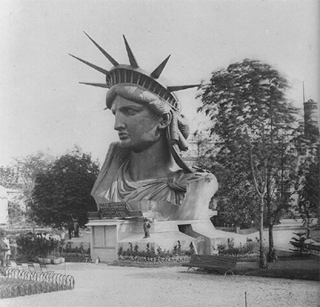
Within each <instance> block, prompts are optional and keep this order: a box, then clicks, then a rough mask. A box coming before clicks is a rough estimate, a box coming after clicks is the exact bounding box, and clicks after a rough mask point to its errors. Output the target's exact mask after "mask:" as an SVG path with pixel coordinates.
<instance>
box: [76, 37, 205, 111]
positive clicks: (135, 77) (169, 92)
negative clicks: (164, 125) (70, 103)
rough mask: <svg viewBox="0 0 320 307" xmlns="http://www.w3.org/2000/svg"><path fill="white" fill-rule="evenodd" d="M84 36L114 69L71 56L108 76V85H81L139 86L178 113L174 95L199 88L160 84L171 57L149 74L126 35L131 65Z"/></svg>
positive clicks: (94, 84) (104, 86)
mask: <svg viewBox="0 0 320 307" xmlns="http://www.w3.org/2000/svg"><path fill="white" fill-rule="evenodd" d="M84 34H85V35H86V36H87V37H88V38H89V39H90V40H91V41H92V42H93V43H94V45H95V46H96V47H97V48H98V49H99V50H100V51H101V52H102V54H103V55H104V56H105V57H106V58H107V59H108V60H109V61H110V62H111V63H112V64H113V66H114V67H112V68H111V69H110V70H109V71H108V70H105V69H104V68H101V67H98V66H96V65H94V64H92V63H89V62H87V61H85V60H82V59H80V58H78V57H76V56H74V55H72V54H70V55H71V56H72V57H74V58H75V59H77V60H79V61H81V62H83V63H84V64H86V65H88V66H90V67H92V68H93V69H95V70H97V71H100V72H101V73H103V74H104V75H105V76H106V83H88V82H80V83H81V84H86V85H92V86H97V87H103V88H111V87H112V86H114V85H117V84H132V85H138V86H140V87H142V88H144V89H146V90H148V91H150V92H152V93H154V94H155V95H157V96H158V97H159V98H160V99H162V100H164V101H166V102H167V103H168V104H169V105H170V106H171V107H172V108H173V109H174V110H176V111H180V105H179V101H178V99H177V97H176V96H175V95H174V94H173V92H175V91H180V90H185V89H188V88H192V87H197V86H199V85H198V84H193V85H177V86H166V85H164V84H162V83H160V81H159V80H158V79H159V77H160V75H161V73H162V71H163V69H164V68H165V66H166V64H167V62H168V60H169V58H170V55H169V56H168V57H167V58H166V59H165V60H164V61H163V62H162V63H161V64H160V65H159V66H158V67H157V68H156V69H155V70H154V71H153V72H152V73H151V74H149V73H147V72H146V71H144V70H143V69H141V68H139V65H138V63H137V61H136V59H135V57H134V55H133V53H132V50H131V48H130V46H129V44H128V42H127V40H126V38H125V36H124V35H123V38H124V43H125V46H126V50H127V53H128V57H129V62H130V65H125V64H119V63H118V62H117V61H116V60H115V59H114V58H113V57H112V56H111V55H110V54H109V53H107V52H106V51H105V50H104V49H103V48H102V47H101V46H100V45H98V44H97V43H96V42H95V41H94V40H93V39H92V38H91V37H90V36H89V35H88V34H87V33H85V32H84Z"/></svg>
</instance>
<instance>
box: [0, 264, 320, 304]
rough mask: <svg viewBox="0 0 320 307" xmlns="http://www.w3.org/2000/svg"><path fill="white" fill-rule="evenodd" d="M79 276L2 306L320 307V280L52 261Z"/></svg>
mask: <svg viewBox="0 0 320 307" xmlns="http://www.w3.org/2000/svg"><path fill="white" fill-rule="evenodd" d="M50 269H54V271H55V272H58V273H66V274H70V275H72V276H74V277H75V281H76V284H75V289H74V290H69V291H59V292H53V293H45V294H39V295H32V296H25V297H18V298H12V299H3V300H1V301H0V306H1V307H38V306H39V307H43V306H45V307H72V306H77V307H96V306H99V307H100V306H108V307H120V306H121V307H127V306H128V307H134V306H139V307H145V306H146V307H147V306H148V307H149V306H152V307H167V306H168V307H169V306H175V307H179V306H183V307H186V306H201V307H202V306H204V307H205V306H217V307H227V306H228V307H230V306H231V307H233V306H241V307H243V306H245V292H246V294H247V307H257V306H262V307H270V306H277V307H287V306H290V307H294V306H297V307H301V306H304V307H307V306H320V305H318V304H319V302H320V296H319V282H315V281H302V280H286V279H274V278H261V277H251V276H232V275H228V276H223V275H215V274H203V273H197V272H191V273H190V272H189V273H187V272H186V271H187V269H186V268H184V267H161V268H135V267H117V266H108V265H107V264H103V263H99V264H93V263H66V264H61V265H57V266H50Z"/></svg>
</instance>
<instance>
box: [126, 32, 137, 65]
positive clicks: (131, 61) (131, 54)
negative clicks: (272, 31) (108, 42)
mask: <svg viewBox="0 0 320 307" xmlns="http://www.w3.org/2000/svg"><path fill="white" fill-rule="evenodd" d="M123 39H124V43H125V45H126V49H127V53H128V57H129V61H130V65H131V66H132V67H134V68H138V67H139V65H138V63H137V61H136V59H135V57H134V55H133V53H132V51H131V49H130V46H129V44H128V42H127V40H126V37H125V36H124V35H123Z"/></svg>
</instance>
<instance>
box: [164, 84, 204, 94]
mask: <svg viewBox="0 0 320 307" xmlns="http://www.w3.org/2000/svg"><path fill="white" fill-rule="evenodd" d="M199 85H200V84H193V85H177V86H168V87H167V89H168V91H170V92H176V91H181V90H186V89H187V88H191V87H197V86H199Z"/></svg>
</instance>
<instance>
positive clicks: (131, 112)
mask: <svg viewBox="0 0 320 307" xmlns="http://www.w3.org/2000/svg"><path fill="white" fill-rule="evenodd" d="M125 113H126V114H127V115H135V114H137V113H138V111H137V110H135V109H126V110H125Z"/></svg>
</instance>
